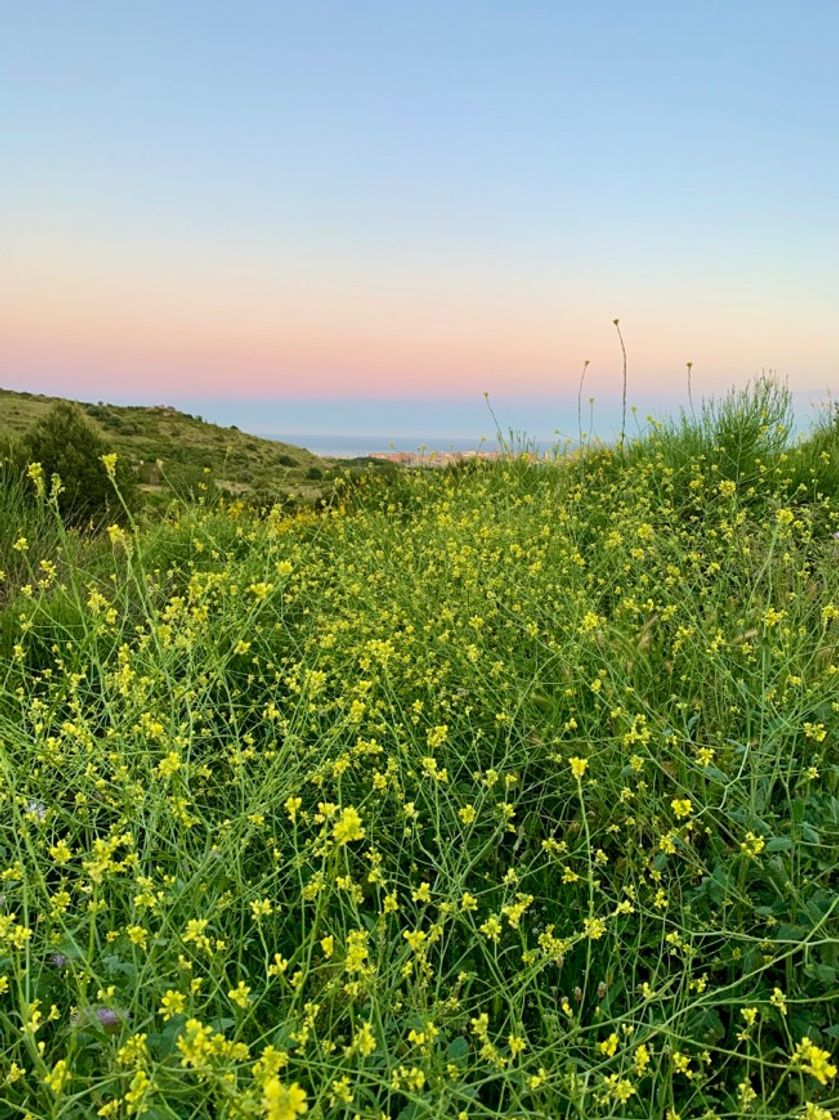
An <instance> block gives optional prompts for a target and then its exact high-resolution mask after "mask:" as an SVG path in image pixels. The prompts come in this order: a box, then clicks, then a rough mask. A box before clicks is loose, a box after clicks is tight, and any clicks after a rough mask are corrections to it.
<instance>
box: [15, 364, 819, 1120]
mask: <svg viewBox="0 0 839 1120" xmlns="http://www.w3.org/2000/svg"><path fill="white" fill-rule="evenodd" d="M789 433H790V417H789V402H788V399H787V397H786V395H785V394H784V392H783V391H782V390H781V389H779V388H777V387H773V386H772V385H770V384H762V385H759V386H757V387H754V388H753V389H752V390H751V391H749V392H747V393H742V394H733V395H732V396H730V397H729V398H727V399H726V400H724V401H722V402H719V403H718V404H716V405H709V406H706V407H705V408H704V409H703V410H701V411H700V413H699V414H698V415H696V416H692V415H687V416H682V417H679V418H674V419H673V420H671V421H666V422H652V423H651V424H650V425H649V427H648V428H647V429H646V430H645V432H644V433H643V434H642V435H641V436H639V437H638V438H635V439H633V440H631V441H627V442H626V443H625V444H624V445H618V446H616V447H612V448H608V447H603V446H594V445H592V446H586V447H584V448H583V449H582V450H579V451H565V452H557V454H556V456H555V457H553V458H552V459H551V460H550V461H548V462H537V461H533V460H532V459H530V458H528V457H527V456H526V455H523V454H519V453H517V452H516V451H515V450H513V449H511V450H510V451H509V454H507V455H506V456H505V457H504V458H503V459H501V460H500V461H498V462H494V463H475V464H472V465H464V466H462V467H460V468H457V469H447V470H416V471H403V472H399V473H397V474H396V475H395V476H394V477H393V478H390V479H383V478H373V479H370V480H369V481H368V482H365V481H364V480H363V479H361V480H359V479H355V480H353V481H352V482H350V480H346V481H344V480H343V479H342V478H338V480H337V481H336V483H335V485H334V489H333V491H332V495H331V497H330V498H329V501H328V502H327V504H326V505H324V506H322V507H321V508H319V509H312V510H305V511H302V512H297V513H294V514H288V513H287V512H284V511H283V509H281V508H280V507H274V508H261V509H260V508H257V507H255V506H253V505H249V504H247V503H246V502H244V501H241V500H235V499H234V498H232V497H230V496H228V497H224V496H223V495H221V496H217V497H216V498H215V499H214V500H212V501H211V500H208V499H202V500H198V501H194V502H186V501H175V502H173V503H172V504H171V505H170V506H169V508H168V510H167V512H166V513H165V515H162V516H161V517H159V518H157V519H155V520H144V521H143V522H142V523H138V522H137V521H135V520H134V519H133V518H131V517H128V518H127V519H126V520H125V521H124V522H123V523H122V524H113V525H112V526H110V528H109V529H108V530H107V531H106V532H105V533H104V534H102V535H101V536H100V537H99V538H97V539H96V540H88V539H86V538H85V537H84V535H83V534H81V533H79V532H76V531H71V530H68V529H66V528H65V527H64V526H63V525H62V524H61V521H60V519H59V518H57V517H56V515H55V513H54V510H53V509H52V508H51V502H50V498H49V492H50V481H49V480H43V479H39V477H38V471H37V468H36V467H32V468H31V469H30V471H29V475H28V477H26V478H22V479H16V478H15V477H13V476H12V475H11V474H9V473H7V474H6V476H5V478H4V489H3V491H2V492H3V495H4V496H3V502H4V505H3V509H2V512H3V516H2V518H0V524H1V525H2V528H0V567H2V568H3V569H4V571H5V573H6V575H5V578H6V584H7V589H6V595H5V603H6V605H5V608H4V610H3V612H2V614H0V748H2V749H0V765H2V778H3V781H2V787H0V800H2V826H0V828H2V831H1V832H0V880H2V883H0V891H2V899H1V901H0V1115H2V1116H10V1117H19V1118H24V1117H27V1118H37V1120H41V1118H49V1120H58V1118H59V1117H61V1118H63V1120H82V1118H86V1117H94V1116H96V1117H105V1118H108V1117H111V1118H123V1117H138V1118H139V1117H144V1118H146V1120H175V1118H177V1120H187V1118H196V1120H197V1118H205V1117H206V1118H210V1117H212V1118H215V1117H219V1118H230V1120H232V1118H234V1117H262V1118H266V1117H267V1118H268V1120H295V1118H297V1117H301V1116H305V1117H306V1118H307V1120H308V1118H309V1117H311V1118H313V1120H314V1118H319V1117H323V1118H330V1120H333V1118H334V1120H337V1118H346V1120H351V1118H356V1117H358V1118H363V1120H379V1118H391V1120H419V1118H421V1117H428V1118H432V1117H434V1118H451V1120H492V1118H500V1117H516V1118H522V1120H524V1118H525V1117H544V1118H559V1117H563V1118H564V1117H568V1118H577V1120H583V1118H589V1117H604V1118H605V1117H615V1118H618V1117H619V1118H638V1120H641V1118H648V1120H662V1118H667V1120H700V1118H702V1120H712V1118H714V1117H716V1118H719V1120H723V1118H734V1117H743V1116H747V1117H755V1118H761V1120H769V1118H776V1120H780V1118H788V1117H801V1118H806V1120H829V1118H830V1117H831V1116H832V1115H833V1112H832V1110H833V1109H836V1108H839V1092H838V1091H837V1087H836V1062H835V1059H834V1057H833V1053H834V1051H835V1050H836V1048H837V1036H839V1016H837V999H839V895H837V885H839V884H837V842H839V756H837V750H836V742H837V730H839V540H837V539H836V536H835V535H836V534H839V425H837V424H836V423H835V422H834V419H833V418H832V417H829V418H827V419H826V420H825V422H824V423H823V424H822V425H821V426H820V427H819V428H818V429H817V430H815V431H814V432H813V433H812V434H810V436H809V437H807V438H806V439H804V440H801V441H799V442H794V441H793V440H792V439H791V437H790V434H789ZM105 469H111V470H112V469H113V464H112V462H111V463H110V464H108V463H104V464H103V470H105ZM33 494H34V496H33ZM38 494H40V497H39V496H38Z"/></svg>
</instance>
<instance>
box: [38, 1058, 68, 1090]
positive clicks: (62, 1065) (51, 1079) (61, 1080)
mask: <svg viewBox="0 0 839 1120" xmlns="http://www.w3.org/2000/svg"><path fill="white" fill-rule="evenodd" d="M69 1080H70V1072H69V1070H68V1069H67V1063H66V1062H65V1061H64V1059H63V1058H62V1059H61V1061H59V1062H56V1063H55V1065H54V1066H53V1067H52V1070H51V1071H50V1072H49V1073H47V1074H45V1075H44V1084H45V1085H46V1086H47V1088H49V1089H52V1091H53V1092H54V1093H55V1094H56V1096H57V1095H58V1094H59V1093H61V1092H62V1090H63V1089H64V1086H65V1085H66V1084H67V1082H68V1081H69Z"/></svg>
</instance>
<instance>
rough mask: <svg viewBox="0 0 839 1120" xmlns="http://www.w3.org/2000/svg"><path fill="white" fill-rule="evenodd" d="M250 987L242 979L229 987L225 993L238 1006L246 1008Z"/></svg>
mask: <svg viewBox="0 0 839 1120" xmlns="http://www.w3.org/2000/svg"><path fill="white" fill-rule="evenodd" d="M250 991H251V990H250V988H249V987H248V985H247V984H246V983H245V981H244V980H240V981H239V983H238V984H237V985H236V987H235V988H231V989H230V991H229V992H228V993H227V995H228V997H229V998H230V999H231V1000H232V1001H233V1003H235V1004H236V1005H237V1006H238V1007H241V1008H243V1009H244V1008H246V1007H247V1006H248V996H249V995H250Z"/></svg>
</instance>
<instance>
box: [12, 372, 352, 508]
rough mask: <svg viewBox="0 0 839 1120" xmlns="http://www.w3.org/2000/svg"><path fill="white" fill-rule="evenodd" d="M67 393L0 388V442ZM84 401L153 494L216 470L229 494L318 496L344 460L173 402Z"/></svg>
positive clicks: (189, 486)
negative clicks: (256, 433)
mask: <svg viewBox="0 0 839 1120" xmlns="http://www.w3.org/2000/svg"><path fill="white" fill-rule="evenodd" d="M61 399H62V398H59V397H51V396H45V395H42V394H40V393H38V394H36V393H21V392H14V391H12V390H9V389H0V441H2V442H4V443H5V442H7V441H8V440H15V439H18V438H19V437H20V436H22V435H23V434H24V433H25V432H26V431H27V430H28V429H29V428H31V427H32V425H33V424H35V423H36V422H37V421H38V420H40V419H41V417H42V416H44V415H46V413H47V412H48V411H49V409H50V408H51V407H52V406H53V405H54V404H56V403H57V402H58V401H59V400H61ZM77 403H78V404H79V406H80V407H81V408H82V409H83V410H84V412H85V414H86V415H87V417H88V419H89V420H90V421H91V423H92V424H93V425H94V426H95V427H96V429H97V430H98V431H99V432H100V434H101V435H102V437H103V438H104V439H105V440H106V441H107V443H108V444H109V445H110V446H112V447H113V450H114V451H116V452H117V454H118V455H120V456H121V457H123V458H124V459H125V460H127V461H128V462H129V463H130V464H131V465H132V467H134V469H135V471H136V473H137V475H138V479H139V482H140V485H141V487H142V489H143V490H144V491H145V492H146V494H147V495H148V497H149V498H152V499H153V498H154V497H155V496H156V495H157V496H163V495H165V494H166V493H167V492H169V491H174V492H175V493H179V494H183V493H185V492H189V491H193V490H195V489H196V488H197V486H198V484H199V483H201V482H202V481H203V482H206V477H207V473H208V472H209V475H210V477H211V478H212V479H213V481H214V482H215V484H216V486H217V487H218V488H219V489H221V490H222V491H226V492H227V493H230V494H240V493H241V494H251V495H254V494H255V495H258V496H263V495H264V496H265V497H276V496H277V495H278V494H282V495H283V496H284V497H288V498H291V499H294V500H296V501H299V502H307V501H314V500H317V499H318V498H319V497H320V496H321V495H322V493H323V492H324V490H325V488H326V487H327V486H328V484H329V483H330V481H331V477H332V476H333V474H334V472H335V471H336V469H339V470H340V469H342V468H343V466H344V465H345V464H344V462H343V461H342V460H335V459H324V458H321V457H320V456H319V455H315V454H313V453H312V452H311V451H307V450H306V449H305V448H302V447H295V446H294V445H293V444H289V443H280V442H278V441H275V440H269V439H260V438H259V437H258V436H254V435H250V434H248V433H247V432H242V431H240V430H239V429H238V428H237V427H236V426H235V425H232V426H231V427H228V428H224V427H220V426H219V425H218V424H210V423H208V422H207V421H205V420H203V419H202V418H201V417H200V416H191V415H189V413H185V412H179V411H178V410H177V409H175V408H171V407H169V406H168V405H152V406H139V405H130V406H129V405H115V404H105V403H103V402H102V401H99V402H97V403H96V404H91V403H89V402H84V401H79V402H77Z"/></svg>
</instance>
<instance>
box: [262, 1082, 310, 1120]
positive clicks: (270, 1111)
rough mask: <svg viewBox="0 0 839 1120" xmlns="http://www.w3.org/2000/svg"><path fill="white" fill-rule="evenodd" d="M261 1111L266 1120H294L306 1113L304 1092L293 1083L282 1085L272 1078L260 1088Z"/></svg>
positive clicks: (306, 1105)
mask: <svg viewBox="0 0 839 1120" xmlns="http://www.w3.org/2000/svg"><path fill="white" fill-rule="evenodd" d="M262 1094H263V1095H262V1110H263V1113H264V1115H265V1116H266V1117H267V1120H294V1118H295V1117H296V1116H302V1115H303V1113H304V1112H308V1110H309V1106H308V1104H306V1091H305V1089H301V1088H300V1086H299V1085H298V1084H297V1082H296V1081H295V1082H294V1083H293V1084H291V1085H283V1083H282V1082H281V1081H280V1079H279V1078H278V1077H272V1078H270V1079H269V1080H268V1081H266V1082H265V1084H264V1085H263V1087H262Z"/></svg>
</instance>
